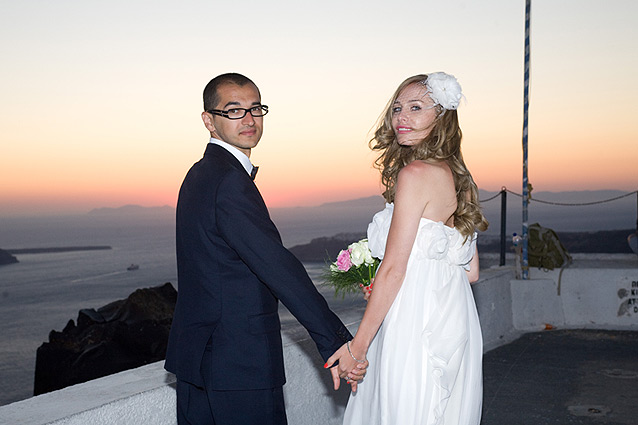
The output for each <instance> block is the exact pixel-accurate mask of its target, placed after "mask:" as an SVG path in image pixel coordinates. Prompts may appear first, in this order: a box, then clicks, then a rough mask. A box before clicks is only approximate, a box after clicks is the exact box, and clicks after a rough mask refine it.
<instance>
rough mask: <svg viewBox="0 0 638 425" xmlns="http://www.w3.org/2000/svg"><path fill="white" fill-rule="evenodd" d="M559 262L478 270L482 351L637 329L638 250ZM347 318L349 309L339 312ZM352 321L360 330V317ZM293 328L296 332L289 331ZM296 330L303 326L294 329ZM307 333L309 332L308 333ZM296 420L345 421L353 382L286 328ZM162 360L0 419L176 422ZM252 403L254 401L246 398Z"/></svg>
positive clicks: (122, 424)
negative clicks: (540, 338)
mask: <svg viewBox="0 0 638 425" xmlns="http://www.w3.org/2000/svg"><path fill="white" fill-rule="evenodd" d="M574 257H576V261H575V264H574V265H572V266H570V267H568V268H566V269H564V271H563V273H562V276H561V278H560V294H559V284H558V279H559V273H560V271H559V270H552V271H548V272H546V271H542V270H538V269H531V270H530V277H531V279H530V280H526V281H523V280H516V279H514V270H513V268H512V267H499V268H493V269H489V270H483V271H481V275H482V276H481V279H480V280H479V282H477V283H476V284H475V285H473V290H474V297H475V299H476V304H477V307H478V310H479V316H480V319H481V328H482V331H483V340H484V346H485V351H489V350H491V349H493V348H496V347H498V346H500V345H503V344H506V343H508V342H510V341H512V340H514V339H516V338H517V337H518V336H519V335H520V334H522V333H524V332H529V331H540V330H543V329H545V328H546V325H548V324H549V325H552V326H553V327H554V328H557V329H566V328H572V329H577V328H597V329H610V330H638V257H636V256H635V255H633V254H627V255H625V254H614V255H583V254H581V255H579V254H576V255H575V256H574ZM342 319H343V320H344V321H345V322H348V321H349V320H348V319H351V318H348V317H342ZM352 319H354V320H351V321H350V322H351V323H349V328H350V330H351V331H353V333H354V330H356V327H357V326H358V321H357V320H358V319H360V318H358V319H357V318H352ZM292 334H294V333H292ZM296 334H300V332H297V333H296ZM304 335H307V334H305V333H304ZM283 336H284V356H285V362H286V376H287V383H286V385H285V387H284V394H285V398H286V409H287V413H288V422H289V423H290V424H291V425H305V424H326V425H332V424H335V425H337V424H340V423H341V417H342V415H343V410H344V408H345V404H346V401H347V398H348V390H349V386H348V385H345V384H344V385H343V387H342V388H341V389H340V390H339V391H334V390H333V389H332V380H331V378H330V374H329V373H328V372H327V371H325V370H324V369H323V361H322V359H321V358H320V356H319V354H318V353H317V351H316V348H315V345H314V343H313V342H312V340H311V339H310V338H309V337H305V338H300V339H299V338H298V339H296V340H295V339H293V338H291V337H289V336H288V335H286V334H284V335H283ZM163 364H164V362H163V361H162V362H157V363H153V364H150V365H147V366H143V367H140V368H137V369H132V370H128V371H125V372H120V373H117V374H114V375H110V376H107V377H104V378H100V379H96V380H93V381H90V382H86V383H82V384H78V385H74V386H72V387H68V388H65V389H62V390H59V391H54V392H51V393H47V394H43V395H39V396H36V397H32V398H29V399H26V400H22V401H18V402H15V403H12V404H9V405H6V406H2V407H0V424H11V425H18V424H25V425H26V424H28V425H44V424H51V425H86V424H91V425H101V424H105V425H106V424H109V425H112V424H118V425H129V424H131V425H133V424H135V425H138V424H153V425H164V424H165V425H174V424H176V423H177V422H176V419H175V410H176V408H175V377H174V376H173V375H172V374H170V373H167V372H166V371H164V368H163ZM247 408H249V406H247Z"/></svg>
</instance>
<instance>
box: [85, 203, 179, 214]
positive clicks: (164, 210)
mask: <svg viewBox="0 0 638 425" xmlns="http://www.w3.org/2000/svg"><path fill="white" fill-rule="evenodd" d="M88 214H89V215H114V214H119V215H145V214H170V215H174V214H175V208H173V207H170V206H168V205H164V206H161V207H143V206H141V205H123V206H121V207H116V208H109V207H104V208H95V209H92V210H91V211H89V212H88Z"/></svg>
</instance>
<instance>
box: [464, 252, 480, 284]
mask: <svg viewBox="0 0 638 425" xmlns="http://www.w3.org/2000/svg"><path fill="white" fill-rule="evenodd" d="M466 273H467V279H468V280H469V281H470V283H474V282H476V281H477V280H478V279H479V256H478V247H475V248H474V257H472V261H470V270H468V271H466Z"/></svg>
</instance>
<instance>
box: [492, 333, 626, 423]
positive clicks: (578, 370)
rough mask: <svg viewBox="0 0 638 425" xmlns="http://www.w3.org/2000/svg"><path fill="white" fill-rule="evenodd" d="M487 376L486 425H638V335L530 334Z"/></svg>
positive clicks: (498, 358)
mask: <svg viewBox="0 0 638 425" xmlns="http://www.w3.org/2000/svg"><path fill="white" fill-rule="evenodd" d="M483 370H484V395H483V420H482V422H481V425H519V424H520V425H545V424H557V425H559V424H560V425H563V424H565V425H567V424H614V425H634V424H638V331H607V330H553V331H543V332H534V333H528V334H525V335H523V336H522V337H521V338H519V339H517V340H515V341H513V342H511V343H509V344H507V345H504V346H501V347H498V348H496V349H494V350H491V351H489V352H487V353H486V354H485V355H484V357H483Z"/></svg>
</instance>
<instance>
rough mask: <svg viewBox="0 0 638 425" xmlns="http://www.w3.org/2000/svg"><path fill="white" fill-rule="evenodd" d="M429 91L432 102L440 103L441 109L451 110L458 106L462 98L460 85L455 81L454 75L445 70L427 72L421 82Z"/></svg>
mask: <svg viewBox="0 0 638 425" xmlns="http://www.w3.org/2000/svg"><path fill="white" fill-rule="evenodd" d="M423 84H425V87H427V89H428V91H429V92H430V97H431V98H432V100H433V101H434V103H436V104H438V105H441V106H442V107H443V109H446V110H453V109H457V108H458V107H459V102H460V101H461V99H462V98H463V93H462V92H461V85H460V84H459V82H458V81H456V77H454V75H450V74H446V73H445V72H433V73H431V74H428V78H427V79H426V80H425V81H424V82H423Z"/></svg>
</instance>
